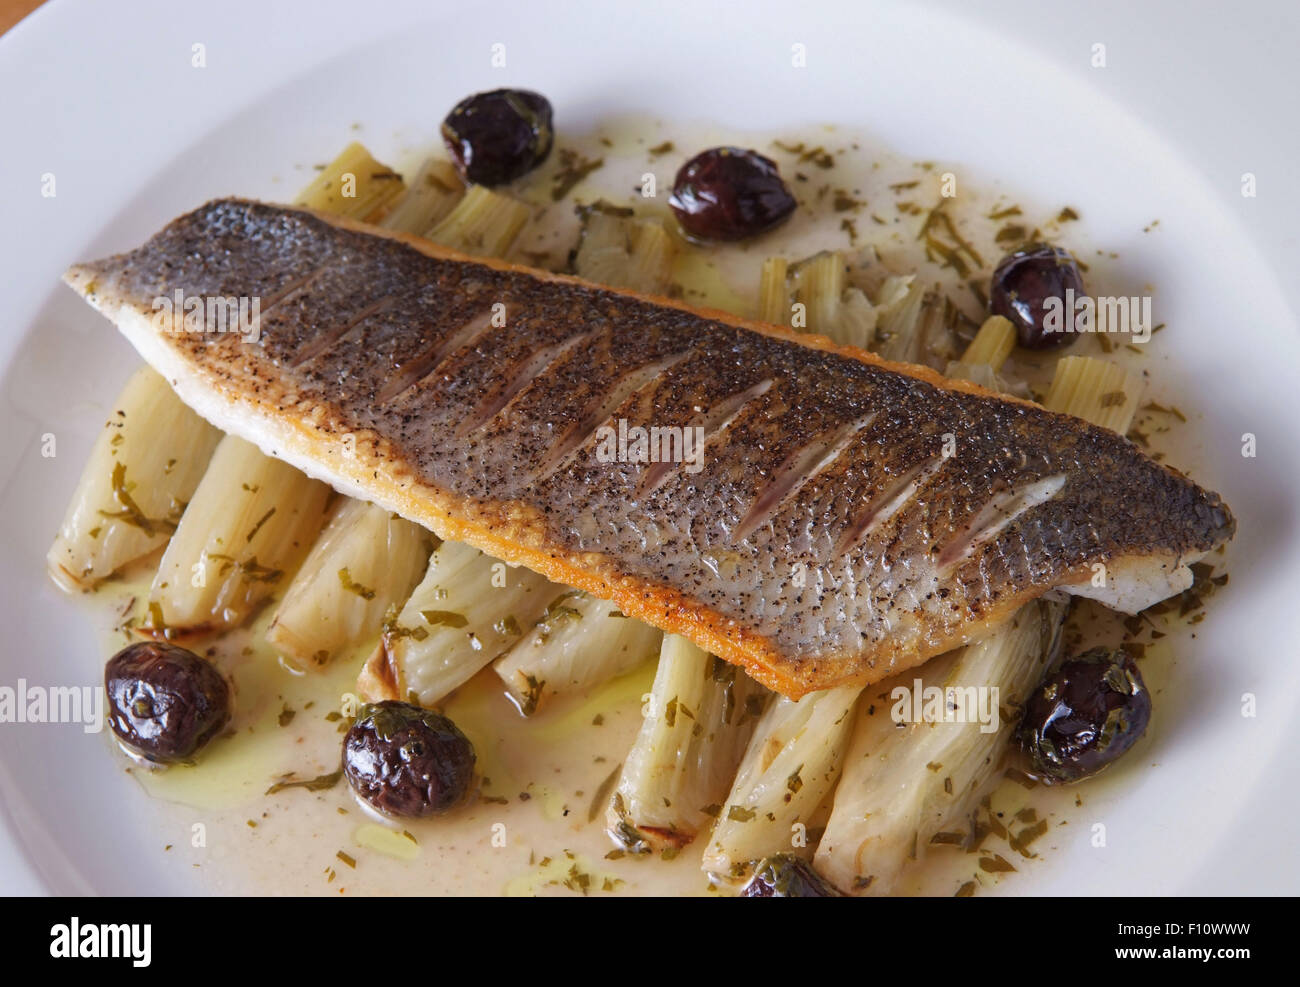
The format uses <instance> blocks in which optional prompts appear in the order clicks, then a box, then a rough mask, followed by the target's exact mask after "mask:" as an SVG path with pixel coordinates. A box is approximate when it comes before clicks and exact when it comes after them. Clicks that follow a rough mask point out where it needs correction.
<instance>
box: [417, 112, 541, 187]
mask: <svg viewBox="0 0 1300 987" xmlns="http://www.w3.org/2000/svg"><path fill="white" fill-rule="evenodd" d="M442 139H443V140H444V141H445V142H446V144H447V150H449V151H450V152H451V157H452V160H453V161H455V163H456V167H457V168H458V169H459V170H460V173H461V174H462V175H463V176H464V177H465V180H466V181H468V182H474V183H475V184H478V185H504V184H505V183H506V182H513V181H514V180H515V179H516V178H519V177H521V176H523V175H526V174H528V172H530V171H532V170H533V169H534V168H536V167H537V166H538V165H539V164H541V163H542V162H543V161H545V160H546V156H547V155H548V154H550V153H551V144H552V143H553V141H554V133H553V130H552V126H551V104H550V102H549V101H548V100H547V98H546V97H545V96H542V95H541V94H540V93H534V92H529V91H528V90H526V89H494V90H492V91H491V92H486V93H475V94H474V95H473V96H467V97H466V98H465V99H462V100H461V101H460V102H459V103H457V104H456V105H455V106H454V107H453V108H452V111H451V112H450V113H448V114H447V118H446V119H445V120H443V121H442Z"/></svg>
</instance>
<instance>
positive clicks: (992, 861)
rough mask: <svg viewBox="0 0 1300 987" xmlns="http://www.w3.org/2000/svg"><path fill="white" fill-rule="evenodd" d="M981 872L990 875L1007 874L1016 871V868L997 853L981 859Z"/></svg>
mask: <svg viewBox="0 0 1300 987" xmlns="http://www.w3.org/2000/svg"><path fill="white" fill-rule="evenodd" d="M980 870H982V871H986V872H988V873H989V874H1005V873H1008V872H1011V871H1014V870H1015V868H1014V867H1012V866H1011V864H1010V863H1009V862H1008V861H1007V860H1006V858H1005V857H1003V856H1002V854H1000V853H995V854H993V856H991V857H981V858H980Z"/></svg>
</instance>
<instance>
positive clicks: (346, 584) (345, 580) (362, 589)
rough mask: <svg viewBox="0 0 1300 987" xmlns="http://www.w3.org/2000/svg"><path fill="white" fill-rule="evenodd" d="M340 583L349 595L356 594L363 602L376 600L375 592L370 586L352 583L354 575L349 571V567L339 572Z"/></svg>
mask: <svg viewBox="0 0 1300 987" xmlns="http://www.w3.org/2000/svg"><path fill="white" fill-rule="evenodd" d="M339 582H340V583H342V584H343V588H344V589H345V590H347V591H348V592H349V593H356V594H357V596H359V597H361V598H362V599H363V600H373V599H374V598H375V591H374V590H373V589H371V588H370V587H369V586H362V585H361V584H360V583H357V582H353V581H352V573H350V572H349V571H348V567H347V566H344V567H343V568H342V569H340V570H339Z"/></svg>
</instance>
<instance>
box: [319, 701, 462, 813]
mask: <svg viewBox="0 0 1300 987" xmlns="http://www.w3.org/2000/svg"><path fill="white" fill-rule="evenodd" d="M343 771H344V773H345V774H346V775H347V777H348V783H349V784H350V785H351V786H352V790H353V791H355V792H356V793H357V794H358V795H360V796H361V797H362V798H363V799H365V800H366V801H367V802H369V803H370V804H371V805H372V806H374V807H375V808H376V809H378V810H379V811H380V812H383V813H386V814H388V815H390V816H415V817H418V816H431V815H436V814H437V813H440V812H446V811H447V810H448V809H450V808H451V807H452V806H454V805H456V803H458V802H460V801H461V800H462V799H464V798H465V795H466V794H467V793H468V792H469V788H470V784H471V783H472V782H473V780H474V745H473V744H471V743H470V742H469V739H468V738H467V737H466V736H465V735H464V734H463V733H461V732H460V730H459V729H458V728H457V726H456V724H454V723H452V722H451V720H449V719H447V717H445V716H443V715H442V714H441V713H435V712H434V711H433V710H431V709H421V708H420V707H419V706H412V705H411V704H410V703H401V702H396V701H393V700H387V701H385V702H382V703H372V704H370V705H367V706H363V707H361V710H360V712H359V713H358V714H357V720H356V722H355V723H353V724H352V728H351V729H350V730H348V732H347V736H345V737H344V738H343Z"/></svg>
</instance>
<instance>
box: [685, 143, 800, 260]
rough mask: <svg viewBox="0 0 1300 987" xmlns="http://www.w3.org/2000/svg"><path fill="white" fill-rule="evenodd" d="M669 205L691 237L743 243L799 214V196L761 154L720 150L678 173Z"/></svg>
mask: <svg viewBox="0 0 1300 987" xmlns="http://www.w3.org/2000/svg"><path fill="white" fill-rule="evenodd" d="M668 205H669V206H671V207H672V210H673V212H674V213H676V214H677V221H678V222H679V223H681V225H682V229H683V230H685V231H686V232H687V234H688V235H690V236H692V237H695V238H697V239H700V240H743V239H745V238H746V237H751V236H757V235H758V234H759V233H766V232H767V231H768V230H770V229H772V228H774V227H776V226H779V225H780V224H781V223H782V222H784V221H785V220H786V219H787V218H788V217H789V215H790V214H791V213H792V212H794V207H795V201H794V196H792V195H791V194H790V190H789V189H788V188H786V186H785V182H783V181H782V180H781V174H780V172H778V171H777V170H776V165H775V164H774V163H773V162H772V161H771V160H770V159H768V158H765V157H763V155H761V154H759V153H758V152H757V151H747V150H745V149H744V148H739V147H715V148H712V149H710V150H708V151H702V152H701V153H699V154H697V155H695V157H693V158H691V160H689V161H687V162H686V164H684V165H682V167H681V169H680V170H679V171H678V172H677V179H676V180H675V181H674V182H673V194H672V195H671V196H670V197H669V199H668Z"/></svg>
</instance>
